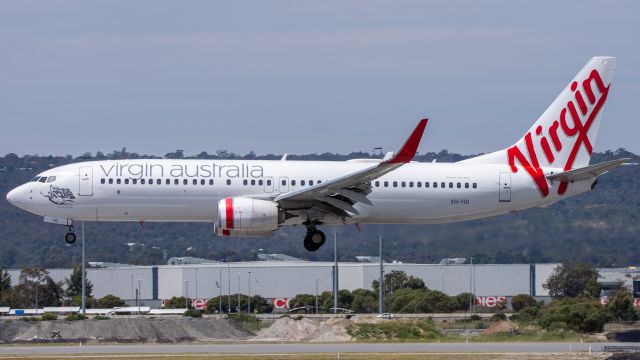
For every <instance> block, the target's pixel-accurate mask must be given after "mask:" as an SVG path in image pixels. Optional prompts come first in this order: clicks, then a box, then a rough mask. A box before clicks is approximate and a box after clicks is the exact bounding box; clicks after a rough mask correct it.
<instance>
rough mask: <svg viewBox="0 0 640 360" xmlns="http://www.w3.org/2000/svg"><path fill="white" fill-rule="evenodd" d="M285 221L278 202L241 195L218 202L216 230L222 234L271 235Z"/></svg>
mask: <svg viewBox="0 0 640 360" xmlns="http://www.w3.org/2000/svg"><path fill="white" fill-rule="evenodd" d="M284 221H285V212H284V211H283V210H282V209H280V208H279V207H278V203H276V202H275V201H269V200H259V199H251V198H243V197H233V198H226V199H222V200H220V201H219V202H218V223H217V224H216V225H217V226H216V232H217V234H218V235H222V236H271V233H272V231H274V230H277V229H278V227H279V226H280V225H281V224H282V223H284Z"/></svg>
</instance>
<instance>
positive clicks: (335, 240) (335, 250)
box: [333, 230, 338, 314]
mask: <svg viewBox="0 0 640 360" xmlns="http://www.w3.org/2000/svg"><path fill="white" fill-rule="evenodd" d="M333 262H334V270H333V277H334V280H333V286H334V290H333V313H334V314H337V313H338V232H337V231H335V230H334V231H333Z"/></svg>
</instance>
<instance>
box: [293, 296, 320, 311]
mask: <svg viewBox="0 0 640 360" xmlns="http://www.w3.org/2000/svg"><path fill="white" fill-rule="evenodd" d="M320 304H321V303H320V299H318V306H320ZM303 306H308V307H315V306H316V297H315V295H311V294H298V295H296V296H294V297H293V298H291V300H289V308H291V309H293V308H297V307H303Z"/></svg>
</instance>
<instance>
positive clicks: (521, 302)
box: [511, 294, 538, 312]
mask: <svg viewBox="0 0 640 360" xmlns="http://www.w3.org/2000/svg"><path fill="white" fill-rule="evenodd" d="M537 304H538V302H537V301H536V299H534V298H533V296H531V295H527V294H519V295H516V296H514V297H513V298H512V299H511V306H512V307H513V310H515V311H516V312H518V311H520V310H522V309H524V308H527V307H530V306H536V305H537Z"/></svg>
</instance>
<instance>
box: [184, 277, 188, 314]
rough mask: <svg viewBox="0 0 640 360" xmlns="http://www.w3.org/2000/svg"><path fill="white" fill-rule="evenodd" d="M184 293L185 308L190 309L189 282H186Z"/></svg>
mask: <svg viewBox="0 0 640 360" xmlns="http://www.w3.org/2000/svg"><path fill="white" fill-rule="evenodd" d="M184 289H185V290H184V292H185V296H184V306H185V307H186V308H187V309H189V280H185V281H184Z"/></svg>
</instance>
